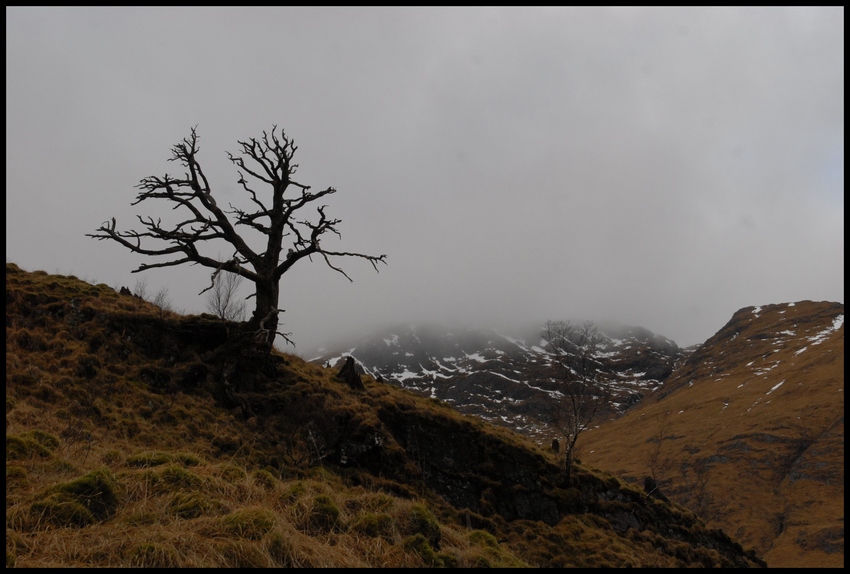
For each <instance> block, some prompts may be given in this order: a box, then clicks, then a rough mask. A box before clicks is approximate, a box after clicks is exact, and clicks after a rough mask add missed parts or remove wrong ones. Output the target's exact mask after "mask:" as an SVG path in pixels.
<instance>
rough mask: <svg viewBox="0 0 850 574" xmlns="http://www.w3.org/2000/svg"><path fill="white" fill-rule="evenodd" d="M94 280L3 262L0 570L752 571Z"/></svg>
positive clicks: (501, 452) (527, 461)
mask: <svg viewBox="0 0 850 574" xmlns="http://www.w3.org/2000/svg"><path fill="white" fill-rule="evenodd" d="M231 328H232V325H229V324H227V323H224V322H222V321H219V320H216V319H214V318H212V317H209V316H199V317H182V316H178V315H174V314H172V313H168V312H165V311H162V310H161V309H158V308H156V307H154V306H152V305H151V304H149V303H147V302H145V301H141V300H139V299H138V298H135V297H132V296H125V295H119V294H118V293H116V292H115V290H113V289H111V288H110V287H108V286H106V285H90V284H88V283H85V282H82V281H79V280H77V279H76V278H74V277H63V276H56V275H48V274H46V273H43V272H34V273H28V272H25V271H22V270H21V269H20V268H18V267H17V266H16V265H14V264H7V266H6V564H7V566H21V567H75V566H76V567H86V566H88V567H132V566H144V567H192V566H195V567H202V566H203V567H246V566H260V567H298V566H334V567H349V566H350V567H358V566H372V567H414V566H452V567H454V566H456V567H477V566H575V567H603V566H608V567H620V566H670V567H674V566H727V567H733V566H759V565H762V562H761V561H760V560H759V559H758V558H756V556H755V554H754V553H753V552H745V551H744V550H743V549H742V548H741V546H740V545H739V544H737V543H736V542H734V541H733V540H731V539H730V538H729V537H728V536H727V535H726V534H724V533H723V532H721V531H719V530H711V529H708V528H706V527H705V526H704V525H703V523H702V522H701V521H700V520H699V519H698V518H697V517H695V516H694V515H693V514H691V513H690V512H688V511H686V510H684V509H683V508H681V507H679V506H677V505H675V504H667V503H664V502H662V501H659V500H657V499H651V498H648V497H647V496H646V495H645V494H644V493H643V492H642V491H641V490H640V489H638V488H634V487H631V486H628V485H624V484H622V483H620V482H619V481H618V480H617V479H615V478H613V477H612V476H611V475H608V474H606V473H604V472H599V471H592V470H590V469H587V468H583V467H580V468H578V469H576V471H575V472H574V476H575V478H576V480H575V482H574V483H573V484H572V485H564V484H561V482H560V474H559V472H558V469H557V465H556V464H555V461H554V460H553V459H552V458H551V455H550V453H547V452H543V451H540V450H539V449H538V448H537V447H536V446H535V445H534V444H532V443H530V442H528V440H527V439H525V438H523V437H521V436H519V435H517V434H514V433H511V432H510V431H508V430H506V429H499V428H496V427H493V426H491V425H489V424H486V423H484V422H482V421H480V420H477V419H474V418H471V417H466V416H462V415H460V414H458V413H457V412H455V411H454V410H452V409H451V408H449V407H448V406H446V405H444V404H442V403H439V402H437V401H432V400H429V399H427V398H423V397H419V396H416V395H414V394H413V393H411V392H408V391H405V390H403V389H399V388H396V387H393V386H389V385H383V384H380V383H377V382H375V381H374V380H372V379H371V378H368V377H367V378H365V380H364V383H365V390H364V391H354V390H352V389H350V388H349V387H348V386H346V385H345V384H343V383H342V382H341V381H340V380H339V379H337V377H336V376H335V372H334V371H332V370H330V369H324V368H322V367H320V366H317V365H312V364H309V363H306V362H304V361H303V360H301V359H300V358H298V357H295V356H291V355H273V356H272V357H270V358H263V357H256V356H251V355H250V353H247V352H245V350H244V349H242V350H239V349H237V348H236V347H234V346H233V345H232V340H231V339H230V338H229V335H230V333H231V332H232V330H231Z"/></svg>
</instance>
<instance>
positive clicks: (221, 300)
mask: <svg viewBox="0 0 850 574" xmlns="http://www.w3.org/2000/svg"><path fill="white" fill-rule="evenodd" d="M241 284H242V276H241V275H236V274H235V273H228V272H225V273H219V274H218V276H217V277H215V278H214V279H213V288H212V289H211V290H210V291H208V292H207V310H208V311H209V312H210V313H212V314H213V315H216V316H217V317H220V318H221V319H224V320H225V321H243V320H244V319H245V313H246V310H245V301H244V300H239V286H240V285H241Z"/></svg>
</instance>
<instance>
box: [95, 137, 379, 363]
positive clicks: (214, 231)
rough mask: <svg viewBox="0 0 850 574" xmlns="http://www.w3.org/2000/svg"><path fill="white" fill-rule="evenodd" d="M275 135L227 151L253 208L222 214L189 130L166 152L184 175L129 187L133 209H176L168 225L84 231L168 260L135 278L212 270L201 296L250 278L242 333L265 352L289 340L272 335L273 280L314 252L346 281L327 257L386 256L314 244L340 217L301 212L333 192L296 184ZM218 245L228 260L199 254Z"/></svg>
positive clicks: (153, 222) (147, 221) (289, 143)
mask: <svg viewBox="0 0 850 574" xmlns="http://www.w3.org/2000/svg"><path fill="white" fill-rule="evenodd" d="M276 131H277V126H272V130H271V132H265V131H263V134H262V137H260V138H250V139H249V140H247V141H239V142H238V144H239V146H240V151H239V153H238V154H237V155H233V154H228V158H229V159H230V161H231V162H232V163H233V164H234V165H235V166H236V168H237V173H238V175H239V179H238V180H237V183H238V184H239V185H240V186H241V188H242V190H243V191H244V192H245V193H246V194H247V199H248V201H249V202H250V204H251V205H252V206H253V210H252V211H244V210H243V209H241V208H239V207H234V206H233V205H230V206H229V209H224V208H223V207H221V206H220V205H219V204H218V202H217V201H216V199H215V198H214V197H213V190H212V187H211V185H210V182H209V181H208V180H207V176H206V174H205V172H204V170H203V169H202V168H201V164H200V163H199V162H198V157H197V156H198V152H199V147H198V135H197V132H196V128H192V130H191V133H190V135H189V137H187V138H184V139H183V140H182V141H180V142H179V143H177V144H176V145H174V147H172V149H171V152H172V157H171V160H170V161H176V162H179V163H180V164H182V165H183V167H184V168H185V169H186V170H187V171H186V172H185V173H184V175H183V177H172V176H170V175H168V174H166V175H164V176H162V177H158V176H150V177H146V178H144V179H142V180H141V182H140V183H139V184H138V185H137V186H136V187H137V188H138V189H140V192H139V193H138V195H137V196H136V200H135V201H134V202H132V205H138V204H139V203H141V202H143V201H145V200H148V199H156V200H160V199H161V200H164V201H165V202H169V203H170V205H171V208H172V209H173V210H179V214H180V215H179V218H178V221H177V222H176V223H174V224H171V225H169V224H167V223H164V222H163V221H162V219H160V218H156V219H154V218H153V217H149V216H147V217H143V216H137V217H138V219H139V222H140V223H141V225H142V227H143V230H142V231H134V230H130V231H117V230H116V222H115V218H114V217H113V218H112V219H111V221H107V222H105V223H103V224H102V225H101V226H100V227H99V228H98V229H97V230H96V232H95V233H92V234H88V236H89V237H94V238H96V239H109V240H112V241H115V242H117V243H119V244H120V245H123V246H124V247H126V248H127V249H129V250H130V251H132V252H133V253H139V254H141V255H149V256H152V257H160V256H164V257H167V258H168V260H166V261H161V262H156V263H143V264H141V265H139V267H138V268H137V269H134V270H133V272H134V273H137V272H140V271H145V270H147V269H153V268H156V267H170V266H176V265H183V264H200V265H203V266H205V267H208V268H210V269H212V272H211V277H210V286H209V287H207V288H206V289H204V290H202V291H201V293H204V292H205V291H207V290H209V289H212V288H213V287H214V286H215V279H216V277H217V275H218V274H219V273H221V272H222V271H225V272H229V273H234V274H236V275H239V276H240V277H243V278H245V279H247V280H248V281H251V282H252V283H253V284H254V287H255V294H254V298H255V307H254V312H253V314H252V316H251V318H250V319H249V320H248V321H247V322H246V323H245V324H244V328H243V329H242V330H241V331H242V332H244V333H253V334H255V335H256V337H255V340H256V342H258V343H259V344H261V346H263V347H265V349H266V350H267V351H268V352H270V351H271V349H272V346H273V343H274V339H275V336H276V335H278V334H280V335H282V336H283V337H284V339H286V340H287V341H289V342H291V341H290V340H289V339H288V337H287V334H284V333H279V332H278V322H279V317H278V315H279V313H280V312H281V309H279V308H278V305H279V298H280V287H279V283H280V279H281V277H282V276H283V275H284V274H285V273H286V272H287V271H289V270H290V269H292V267H293V266H294V265H295V264H296V263H298V262H299V261H301V260H303V259H310V260H312V257H313V256H314V255H315V256H317V257H320V258H321V259H323V260H324V261H325V263H326V264H327V265H328V267H330V268H331V269H333V270H334V271H337V272H339V273H341V274H342V275H343V276H344V277H346V278H347V279H348V280H349V281H351V277H349V276H348V275H347V274H346V273H345V271H343V270H342V269H341V268H340V267H338V266H337V265H336V264H335V262H334V261H333V259H335V258H339V257H356V258H362V259H365V260H366V261H368V262H369V263H370V264H371V265H372V267H374V268H375V270H376V271H377V270H378V265H377V264H378V263H386V255H378V256H376V255H365V254H362V253H353V252H347V251H332V250H329V249H327V248H326V247H324V246H322V245H321V241H322V240H323V239H324V237H323V236H324V235H325V234H327V233H331V234H334V235H336V236H338V237H339V236H340V233H339V230H338V225H339V223H340V222H341V220H339V219H335V218H332V217H329V216H328V215H327V213H326V212H325V210H326V208H327V206H326V205H319V206H317V207H316V211H315V214H314V216H313V218H312V219H307V218H306V216H305V213H304V211H305V208H308V207H311V205H312V204H314V202H316V201H317V200H320V199H322V198H323V197H326V196H328V195H331V194H334V193H336V189H334V188H333V187H328V188H326V189H324V190H321V191H315V192H313V191H310V189H311V188H310V186H308V185H304V184H301V183H299V182H297V181H295V180H294V179H293V176H294V174H295V171H296V169H297V167H298V165H297V164H295V163H293V162H292V158H293V156H294V155H295V152H296V150H297V149H298V148H297V147H296V145H295V142H294V141H293V140H292V139H290V138H289V137H287V135H286V134H285V133H284V131H283V130H280V134H279V135H278V134H276V133H275V132H276ZM258 186H260V187H261V188H262V191H261V190H260V188H258ZM243 229H244V230H245V231H250V232H251V233H252V234H259V236H260V239H261V242H260V244H261V246H262V250H258V249H255V247H252V245H253V243H252V242H251V241H250V240H249V239H250V237H248V236H246V235H245V234H244V231H242V230H243ZM220 241H225V242H227V243H229V244H230V246H231V247H232V248H233V255H232V256H231V257H230V258H221V257H213V256H210V255H205V254H204V253H203V251H205V249H206V248H207V247H208V246H209V245H210V244H214V243H216V242H219V243H220ZM143 243H144V244H143ZM287 245H288V246H289V247H288V248H287V247H286V246H287Z"/></svg>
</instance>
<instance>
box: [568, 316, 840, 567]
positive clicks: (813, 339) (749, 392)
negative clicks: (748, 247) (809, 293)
mask: <svg viewBox="0 0 850 574" xmlns="http://www.w3.org/2000/svg"><path fill="white" fill-rule="evenodd" d="M582 438H583V439H584V440H583V444H582V449H583V450H582V454H581V457H582V460H583V461H584V462H585V463H591V464H594V465H597V466H600V467H602V468H605V469H607V470H609V471H611V472H613V473H614V474H615V475H616V476H618V477H621V478H623V479H624V480H626V481H631V482H634V483H639V484H643V482H642V481H643V480H644V477H646V476H648V475H653V476H654V477H655V478H656V480H657V482H658V484H660V486H661V492H662V493H664V494H666V495H667V496H669V497H670V498H671V499H674V500H678V501H679V502H681V503H682V504H684V505H686V506H688V507H690V508H691V509H692V510H694V511H696V512H697V513H698V514H700V516H702V517H703V518H705V519H706V521H707V522H708V524H709V525H710V526H715V527H720V528H722V529H724V530H726V531H727V532H729V533H730V534H732V535H733V536H735V538H737V539H739V540H741V541H742V543H743V544H745V545H747V546H751V547H753V548H755V549H756V550H757V551H758V553H759V555H761V556H763V557H764V558H765V560H766V561H767V563H768V565H769V566H771V567H813V566H823V567H843V566H844V305H843V304H841V303H830V302H813V301H801V302H797V303H786V304H781V305H765V306H763V307H747V308H744V309H741V310H740V311H738V312H737V313H735V314H734V316H733V317H732V319H731V320H730V321H729V323H728V324H727V325H726V326H725V327H724V328H723V329H721V330H720V331H719V332H718V333H717V334H716V335H715V336H714V337H712V338H711V339H709V340H708V341H706V343H705V344H704V345H702V346H701V347H700V348H699V349H698V350H697V351H696V352H695V353H694V354H693V355H692V356H691V357H689V359H688V361H687V362H686V363H685V364H684V365H683V366H682V367H681V368H679V369H678V370H677V371H676V372H675V373H674V374H673V376H672V377H671V378H670V379H668V380H667V381H666V382H665V384H664V386H663V387H662V388H661V389H659V390H658V391H656V392H655V393H654V394H653V395H651V396H650V397H649V398H647V399H645V400H644V401H642V402H641V403H639V404H638V405H637V406H636V407H634V408H633V409H632V410H630V411H628V412H627V413H626V414H625V415H624V416H622V417H621V418H618V419H616V420H613V421H609V422H605V423H602V424H601V425H600V426H599V427H598V428H597V429H594V430H593V431H592V432H589V433H587V434H586V435H585V436H583V437H582Z"/></svg>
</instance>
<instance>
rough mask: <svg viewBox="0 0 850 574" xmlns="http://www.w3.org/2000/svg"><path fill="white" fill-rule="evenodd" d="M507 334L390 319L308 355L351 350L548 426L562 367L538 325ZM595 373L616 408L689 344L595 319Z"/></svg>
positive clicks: (451, 393) (443, 391)
mask: <svg viewBox="0 0 850 574" xmlns="http://www.w3.org/2000/svg"><path fill="white" fill-rule="evenodd" d="M528 331H529V332H527V333H526V332H523V333H511V334H510V335H505V334H500V333H496V332H494V331H485V330H476V329H451V328H448V327H446V326H441V325H423V324H419V325H397V326H393V327H387V328H386V329H384V330H382V331H379V332H377V333H375V334H372V335H370V336H366V337H363V338H362V339H360V340H358V341H352V342H350V343H349V344H348V345H344V346H342V348H341V349H345V350H341V349H340V348H337V349H335V350H329V351H324V352H322V353H320V354H319V355H318V356H317V357H315V358H313V359H312V361H313V362H315V363H316V364H321V365H325V364H326V365H330V366H335V365H337V364H339V361H340V360H341V359H342V358H343V357H344V356H353V357H355V358H356V359H357V360H358V361H359V362H360V364H362V365H363V368H364V370H365V372H366V373H368V374H370V375H372V376H375V377H381V378H383V379H384V380H386V381H387V382H389V383H391V384H395V385H398V386H401V387H404V388H406V389H410V390H412V391H415V392H416V393H418V394H421V395H422V396H426V397H432V398H436V399H439V400H442V401H446V402H448V403H450V404H451V405H452V406H453V407H454V408H456V409H457V410H459V411H460V412H463V413H466V414H472V415H476V416H478V417H480V418H482V419H484V420H487V421H489V422H491V423H494V424H498V425H500V426H504V427H507V428H510V429H513V430H517V431H520V432H522V433H524V434H526V435H528V436H532V437H534V436H539V435H541V434H546V429H545V428H544V426H545V425H543V426H541V422H540V419H541V413H542V412H543V411H544V410H545V408H546V403H547V402H548V401H547V399H548V398H549V396H548V395H549V393H551V392H553V391H554V390H556V389H557V388H558V385H559V383H558V380H559V372H558V370H557V368H556V367H555V364H554V362H553V358H552V355H551V354H550V353H548V352H547V351H546V349H545V348H544V347H545V344H544V343H543V342H542V341H541V337H540V334H539V331H540V329H539V327H538V328H531V329H528ZM599 334H600V336H601V342H600V348H599V351H600V356H599V360H600V373H601V378H603V379H604V380H606V381H608V382H609V386H610V389H611V391H612V394H613V401H612V404H611V408H612V410H613V411H614V412H616V413H621V412H624V411H625V410H627V409H628V408H629V407H631V406H632V405H634V404H635V403H637V402H638V401H640V399H641V398H642V397H644V396H647V395H649V394H650V393H651V392H652V391H654V390H655V389H657V388H659V387H660V386H661V384H662V383H663V381H665V380H666V379H667V377H668V376H670V374H671V373H672V372H673V370H674V369H675V368H676V366H677V365H678V364H679V363H681V362H683V361H684V359H685V358H686V357H687V355H688V351H686V350H683V349H680V348H679V347H678V346H677V345H676V344H675V343H674V342H673V341H670V340H669V339H666V338H664V337H661V336H659V335H655V334H653V333H651V332H649V331H647V330H646V329H642V328H639V327H631V326H623V325H604V326H600V331H599Z"/></svg>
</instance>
